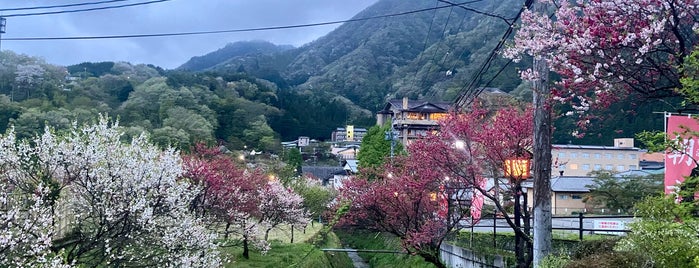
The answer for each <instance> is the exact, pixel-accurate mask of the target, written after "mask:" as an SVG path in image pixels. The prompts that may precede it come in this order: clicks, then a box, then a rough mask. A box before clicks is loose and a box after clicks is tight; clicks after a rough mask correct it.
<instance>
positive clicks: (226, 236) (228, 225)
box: [223, 222, 231, 239]
mask: <svg viewBox="0 0 699 268" xmlns="http://www.w3.org/2000/svg"><path fill="white" fill-rule="evenodd" d="M229 228H231V223H230V222H226V231H225V234H223V238H224V239H228V229H229Z"/></svg>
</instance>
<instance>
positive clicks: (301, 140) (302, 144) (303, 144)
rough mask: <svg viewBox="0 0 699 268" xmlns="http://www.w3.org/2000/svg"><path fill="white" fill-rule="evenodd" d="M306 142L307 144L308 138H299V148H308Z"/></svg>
mask: <svg viewBox="0 0 699 268" xmlns="http://www.w3.org/2000/svg"><path fill="white" fill-rule="evenodd" d="M308 142H309V138H308V137H303V136H301V137H299V141H298V144H299V147H304V146H308Z"/></svg>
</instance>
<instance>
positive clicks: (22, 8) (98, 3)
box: [0, 0, 130, 12]
mask: <svg viewBox="0 0 699 268" xmlns="http://www.w3.org/2000/svg"><path fill="white" fill-rule="evenodd" d="M124 1H130V0H109V1H97V2H88V3H77V4H64V5H53V6H37V7H15V8H0V12H3V11H21V10H35V9H50V8H62V7H77V6H90V5H100V4H108V3H115V2H124Z"/></svg>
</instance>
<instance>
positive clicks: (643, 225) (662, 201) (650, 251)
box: [615, 197, 699, 267]
mask: <svg viewBox="0 0 699 268" xmlns="http://www.w3.org/2000/svg"><path fill="white" fill-rule="evenodd" d="M695 207H696V204H687V203H680V204H678V203H676V202H675V200H673V199H672V198H668V197H650V198H646V199H645V200H643V201H642V202H640V203H639V204H638V205H637V206H636V208H637V209H638V212H637V213H636V216H637V217H638V220H637V221H635V222H633V223H630V224H629V226H630V230H631V232H630V233H629V234H628V235H627V236H626V237H624V238H622V240H621V241H619V243H618V244H617V247H616V248H615V249H616V250H619V251H630V252H633V253H636V254H638V255H640V256H646V257H647V258H648V262H650V263H652V267H699V258H697V256H699V239H697V235H699V218H697V217H695V216H694V215H693V214H692V210H694V209H695Z"/></svg>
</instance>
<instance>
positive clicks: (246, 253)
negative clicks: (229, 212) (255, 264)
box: [243, 235, 250, 259]
mask: <svg viewBox="0 0 699 268" xmlns="http://www.w3.org/2000/svg"><path fill="white" fill-rule="evenodd" d="M248 244H249V243H248V236H247V235H243V258H245V259H250V246H249V245H248Z"/></svg>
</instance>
